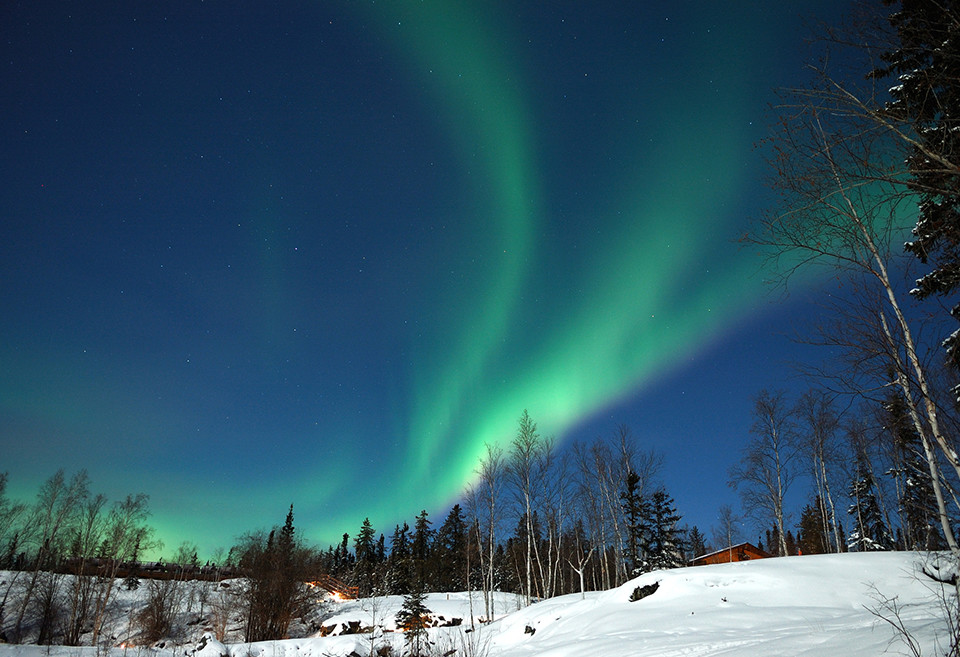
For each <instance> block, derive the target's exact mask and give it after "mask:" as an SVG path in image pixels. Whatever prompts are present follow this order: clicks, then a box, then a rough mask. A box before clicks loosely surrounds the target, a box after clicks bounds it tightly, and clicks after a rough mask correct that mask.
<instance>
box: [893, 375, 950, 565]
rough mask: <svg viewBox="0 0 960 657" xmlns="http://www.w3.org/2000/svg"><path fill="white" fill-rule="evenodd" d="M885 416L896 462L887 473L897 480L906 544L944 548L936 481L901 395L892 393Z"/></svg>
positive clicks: (912, 547)
mask: <svg viewBox="0 0 960 657" xmlns="http://www.w3.org/2000/svg"><path fill="white" fill-rule="evenodd" d="M883 419H884V421H885V427H884V428H885V429H886V431H887V432H888V434H889V437H890V438H892V443H893V450H892V452H893V457H894V465H893V467H891V468H890V469H889V470H888V471H887V473H888V474H889V475H891V476H893V477H894V479H895V481H896V484H897V498H898V501H899V508H900V518H901V522H900V524H901V530H902V532H903V540H904V547H905V548H906V549H908V550H938V549H942V547H943V541H942V534H941V533H940V530H939V529H938V523H937V502H936V494H935V493H934V487H933V482H932V481H931V479H930V471H929V469H928V468H927V467H926V464H925V463H924V461H923V447H922V441H921V439H920V436H919V435H918V434H917V431H916V429H915V428H914V426H913V424H912V423H911V421H910V419H909V414H908V411H907V409H906V405H905V404H904V402H903V397H902V396H901V395H899V394H896V393H892V394H890V395H889V396H888V398H887V400H886V402H885V403H884V404H883Z"/></svg>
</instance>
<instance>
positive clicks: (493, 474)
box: [467, 443, 505, 621]
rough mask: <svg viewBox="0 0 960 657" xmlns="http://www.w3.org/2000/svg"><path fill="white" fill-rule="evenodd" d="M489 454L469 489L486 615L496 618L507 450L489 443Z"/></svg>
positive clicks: (492, 618) (487, 453) (487, 449)
mask: <svg viewBox="0 0 960 657" xmlns="http://www.w3.org/2000/svg"><path fill="white" fill-rule="evenodd" d="M484 447H485V449H486V454H485V455H484V457H483V458H482V459H481V460H480V465H479V467H478V469H477V472H476V474H477V483H476V484H475V485H474V486H473V488H471V490H470V491H469V492H468V495H467V498H468V500H470V506H471V507H472V513H473V517H474V518H475V519H476V522H474V523H473V526H474V531H475V532H476V539H477V545H478V546H479V548H480V549H479V556H480V569H481V571H482V572H483V584H482V588H483V603H484V615H485V617H486V618H487V619H488V620H490V621H492V620H494V615H495V611H494V606H493V598H492V593H493V591H494V590H495V589H496V585H497V577H496V558H495V557H496V550H497V540H496V538H497V529H498V527H499V525H500V520H501V518H500V516H501V513H502V511H501V498H502V495H503V484H504V470H505V464H504V457H503V450H501V449H500V448H499V447H497V446H496V445H490V444H489V443H488V444H486V445H485V446H484Z"/></svg>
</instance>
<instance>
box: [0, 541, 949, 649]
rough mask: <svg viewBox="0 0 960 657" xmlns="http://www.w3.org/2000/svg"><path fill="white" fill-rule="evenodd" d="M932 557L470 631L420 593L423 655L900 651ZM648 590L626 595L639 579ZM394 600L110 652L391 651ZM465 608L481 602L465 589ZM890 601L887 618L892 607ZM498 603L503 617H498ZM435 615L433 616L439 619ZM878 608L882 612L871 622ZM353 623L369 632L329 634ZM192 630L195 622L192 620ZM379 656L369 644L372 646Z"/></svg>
mask: <svg viewBox="0 0 960 657" xmlns="http://www.w3.org/2000/svg"><path fill="white" fill-rule="evenodd" d="M936 567H937V563H936V560H935V559H934V558H933V557H930V556H927V555H920V554H916V553H903V552H885V553H872V554H842V555H823V556H804V557H789V558H782V559H765V560H758V561H750V562H743V563H738V564H722V565H716V566H701V567H697V568H684V569H679V570H671V571H659V572H654V573H648V574H646V575H644V576H642V577H640V578H638V579H636V580H633V581H632V582H629V583H628V584H626V585H624V586H622V587H620V588H617V589H614V590H611V591H605V592H600V593H588V594H586V596H585V597H583V598H582V597H581V596H580V595H570V596H564V597H560V598H554V599H551V600H546V601H543V602H540V603H537V604H534V605H532V606H530V607H528V608H525V609H517V598H516V597H515V596H507V595H501V596H499V597H498V599H497V606H498V609H497V614H498V619H497V620H496V621H494V622H493V623H490V624H488V625H482V626H481V625H477V626H476V628H477V629H476V630H475V631H468V630H470V620H469V619H470V609H471V600H470V596H468V595H467V594H465V593H459V594H455V593H450V594H432V595H431V596H429V597H428V599H427V601H426V604H427V606H428V607H429V608H430V609H431V610H432V611H433V612H434V616H435V617H436V621H437V623H438V624H444V623H447V624H449V623H451V622H452V623H456V622H458V621H456V620H453V619H462V621H459V622H460V624H459V625H455V626H448V627H434V628H431V629H430V630H429V633H430V640H431V641H432V643H433V644H434V645H433V652H432V654H436V655H440V654H445V653H447V652H448V651H449V650H454V649H455V650H457V652H456V653H455V654H459V655H468V656H469V655H476V656H478V657H480V656H483V655H488V656H491V657H492V656H497V655H509V656H517V657H523V656H531V657H532V656H548V655H549V656H550V657H574V656H577V657H580V656H584V655H604V656H605V657H627V656H630V657H642V656H645V655H649V656H651V657H652V656H657V657H669V656H671V655H677V656H679V655H685V656H707V655H724V656H725V657H734V656H743V657H748V656H749V657H757V656H758V655H784V656H786V655H789V656H813V655H817V656H820V655H824V656H831V657H832V656H838V655H843V656H845V657H867V656H870V657H875V656H877V655H881V654H894V655H896V654H913V653H911V652H910V651H909V650H908V649H907V646H906V645H905V644H904V643H903V642H902V641H901V640H900V639H899V638H898V636H897V634H896V633H895V632H894V630H893V628H892V627H891V625H890V623H889V622H888V621H896V620H897V617H899V620H900V621H902V623H903V625H904V626H905V627H906V628H907V630H908V631H909V632H910V634H911V635H912V636H913V638H914V639H915V640H916V641H918V642H919V646H920V648H921V650H922V654H924V655H938V654H944V653H945V652H946V649H945V646H946V644H947V643H948V641H949V631H948V628H947V624H946V621H945V618H944V611H943V609H944V600H946V601H947V603H948V604H950V605H953V604H954V597H953V592H952V587H950V586H946V587H943V586H941V585H939V584H937V583H936V582H934V581H933V580H932V579H931V578H929V577H928V576H926V575H924V574H923V572H922V571H923V569H926V570H927V571H929V572H935V569H936ZM654 584H656V587H655V588H656V590H655V591H654V592H653V593H652V594H650V595H648V596H647V597H644V598H642V599H640V600H637V601H634V602H631V601H630V598H631V594H632V593H633V592H634V591H635V590H636V589H637V588H639V587H646V588H648V589H650V588H654V587H653V586H652V585H654ZM401 601H402V600H401V598H399V597H395V596H393V597H385V598H377V599H370V600H356V601H345V602H333V603H327V604H326V605H324V611H323V615H322V617H321V618H320V621H321V623H322V625H323V626H324V628H325V629H324V630H323V631H324V633H328V634H329V635H328V636H324V637H320V636H314V637H311V638H302V639H291V640H287V641H276V642H269V643H260V644H236V645H230V646H223V645H222V644H218V643H217V642H215V641H206V642H205V643H204V644H203V647H202V649H201V650H196V646H181V647H175V648H172V649H171V648H170V647H169V646H167V649H166V650H154V649H127V650H123V649H115V650H114V651H113V652H112V654H113V657H120V656H121V655H125V657H134V655H140V654H151V655H157V657H164V656H165V655H170V654H171V653H173V654H176V655H184V654H185V653H188V654H189V653H191V652H194V651H195V650H196V655H195V657H220V655H222V654H228V655H229V656H230V657H247V656H248V655H253V656H256V657H326V656H334V655H344V656H346V655H350V654H351V653H352V654H355V655H360V656H362V657H366V655H368V654H369V653H370V651H371V648H373V649H374V650H377V651H379V650H380V649H381V648H383V647H385V646H386V645H388V644H389V645H392V646H393V648H394V649H395V650H396V651H398V652H399V651H402V650H403V647H404V644H403V634H401V633H397V632H393V631H390V630H392V629H394V627H395V624H394V622H393V617H394V615H395V614H396V611H397V610H398V609H399V607H400V604H401ZM472 605H473V611H474V614H475V616H478V617H479V616H482V615H483V601H482V598H481V596H479V595H478V594H475V595H474V597H473V601H472ZM894 609H896V610H897V616H895V615H894ZM499 614H505V615H503V616H502V617H501V616H499ZM440 616H443V620H441V619H440V618H439V617H440ZM885 619H886V620H885ZM351 622H352V623H354V624H356V625H359V626H360V627H361V628H363V629H366V628H368V627H370V626H377V629H376V630H375V631H374V633H372V634H371V633H366V634H347V635H343V634H340V632H342V631H343V630H344V628H348V627H349V626H350V624H351ZM198 631H199V630H198ZM51 654H52V655H55V656H58V657H94V655H96V651H95V649H93V648H89V649H78V648H54V649H52V650H51V649H48V648H46V647H42V646H13V645H0V657H41V656H47V655H51ZM381 654H382V653H381Z"/></svg>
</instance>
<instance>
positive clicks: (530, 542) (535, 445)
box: [507, 409, 546, 605]
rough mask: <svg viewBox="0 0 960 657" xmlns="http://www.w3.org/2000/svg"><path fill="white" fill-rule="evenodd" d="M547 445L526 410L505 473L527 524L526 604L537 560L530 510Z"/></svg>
mask: <svg viewBox="0 0 960 657" xmlns="http://www.w3.org/2000/svg"><path fill="white" fill-rule="evenodd" d="M545 448H546V443H545V441H544V440H543V438H541V436H540V434H539V433H538V431H537V424H536V422H534V421H533V420H532V419H531V418H530V415H529V413H527V411H526V409H524V411H523V414H522V415H521V416H520V419H519V420H518V423H517V435H516V436H515V437H514V439H513V442H512V443H511V445H510V458H509V460H508V461H507V474H508V476H509V478H510V480H511V482H512V484H513V488H514V494H515V495H516V498H517V503H518V506H519V509H520V514H519V515H520V517H521V518H523V519H524V520H525V521H526V523H527V527H526V531H525V532H524V534H525V537H526V545H525V555H524V564H523V566H524V573H523V574H524V583H525V585H524V587H523V595H524V599H525V601H526V603H527V604H528V605H529V604H530V602H531V600H532V597H533V595H534V586H535V582H534V579H533V567H534V559H538V560H539V553H538V552H537V550H538V545H537V543H536V541H535V540H534V536H535V533H534V528H533V508H534V505H535V501H536V499H535V498H536V494H537V491H538V489H539V485H540V478H541V476H542V475H543V467H542V461H541V456H542V454H543V453H544V450H545Z"/></svg>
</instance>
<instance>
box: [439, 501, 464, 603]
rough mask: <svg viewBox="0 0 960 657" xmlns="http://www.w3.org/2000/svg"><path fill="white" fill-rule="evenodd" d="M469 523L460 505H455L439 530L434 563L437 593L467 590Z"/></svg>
mask: <svg viewBox="0 0 960 657" xmlns="http://www.w3.org/2000/svg"><path fill="white" fill-rule="evenodd" d="M466 550H467V522H466V520H465V519H464V516H463V510H462V509H461V508H460V505H459V504H455V505H454V506H453V508H452V509H450V513H449V514H447V518H446V520H444V521H443V524H442V525H440V529H439V530H437V536H436V539H435V540H434V549H433V552H434V561H435V564H436V569H437V576H436V580H435V582H434V586H435V588H436V590H437V591H463V590H464V589H466V587H467V586H466V585H467V582H466V577H467V575H466Z"/></svg>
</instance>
